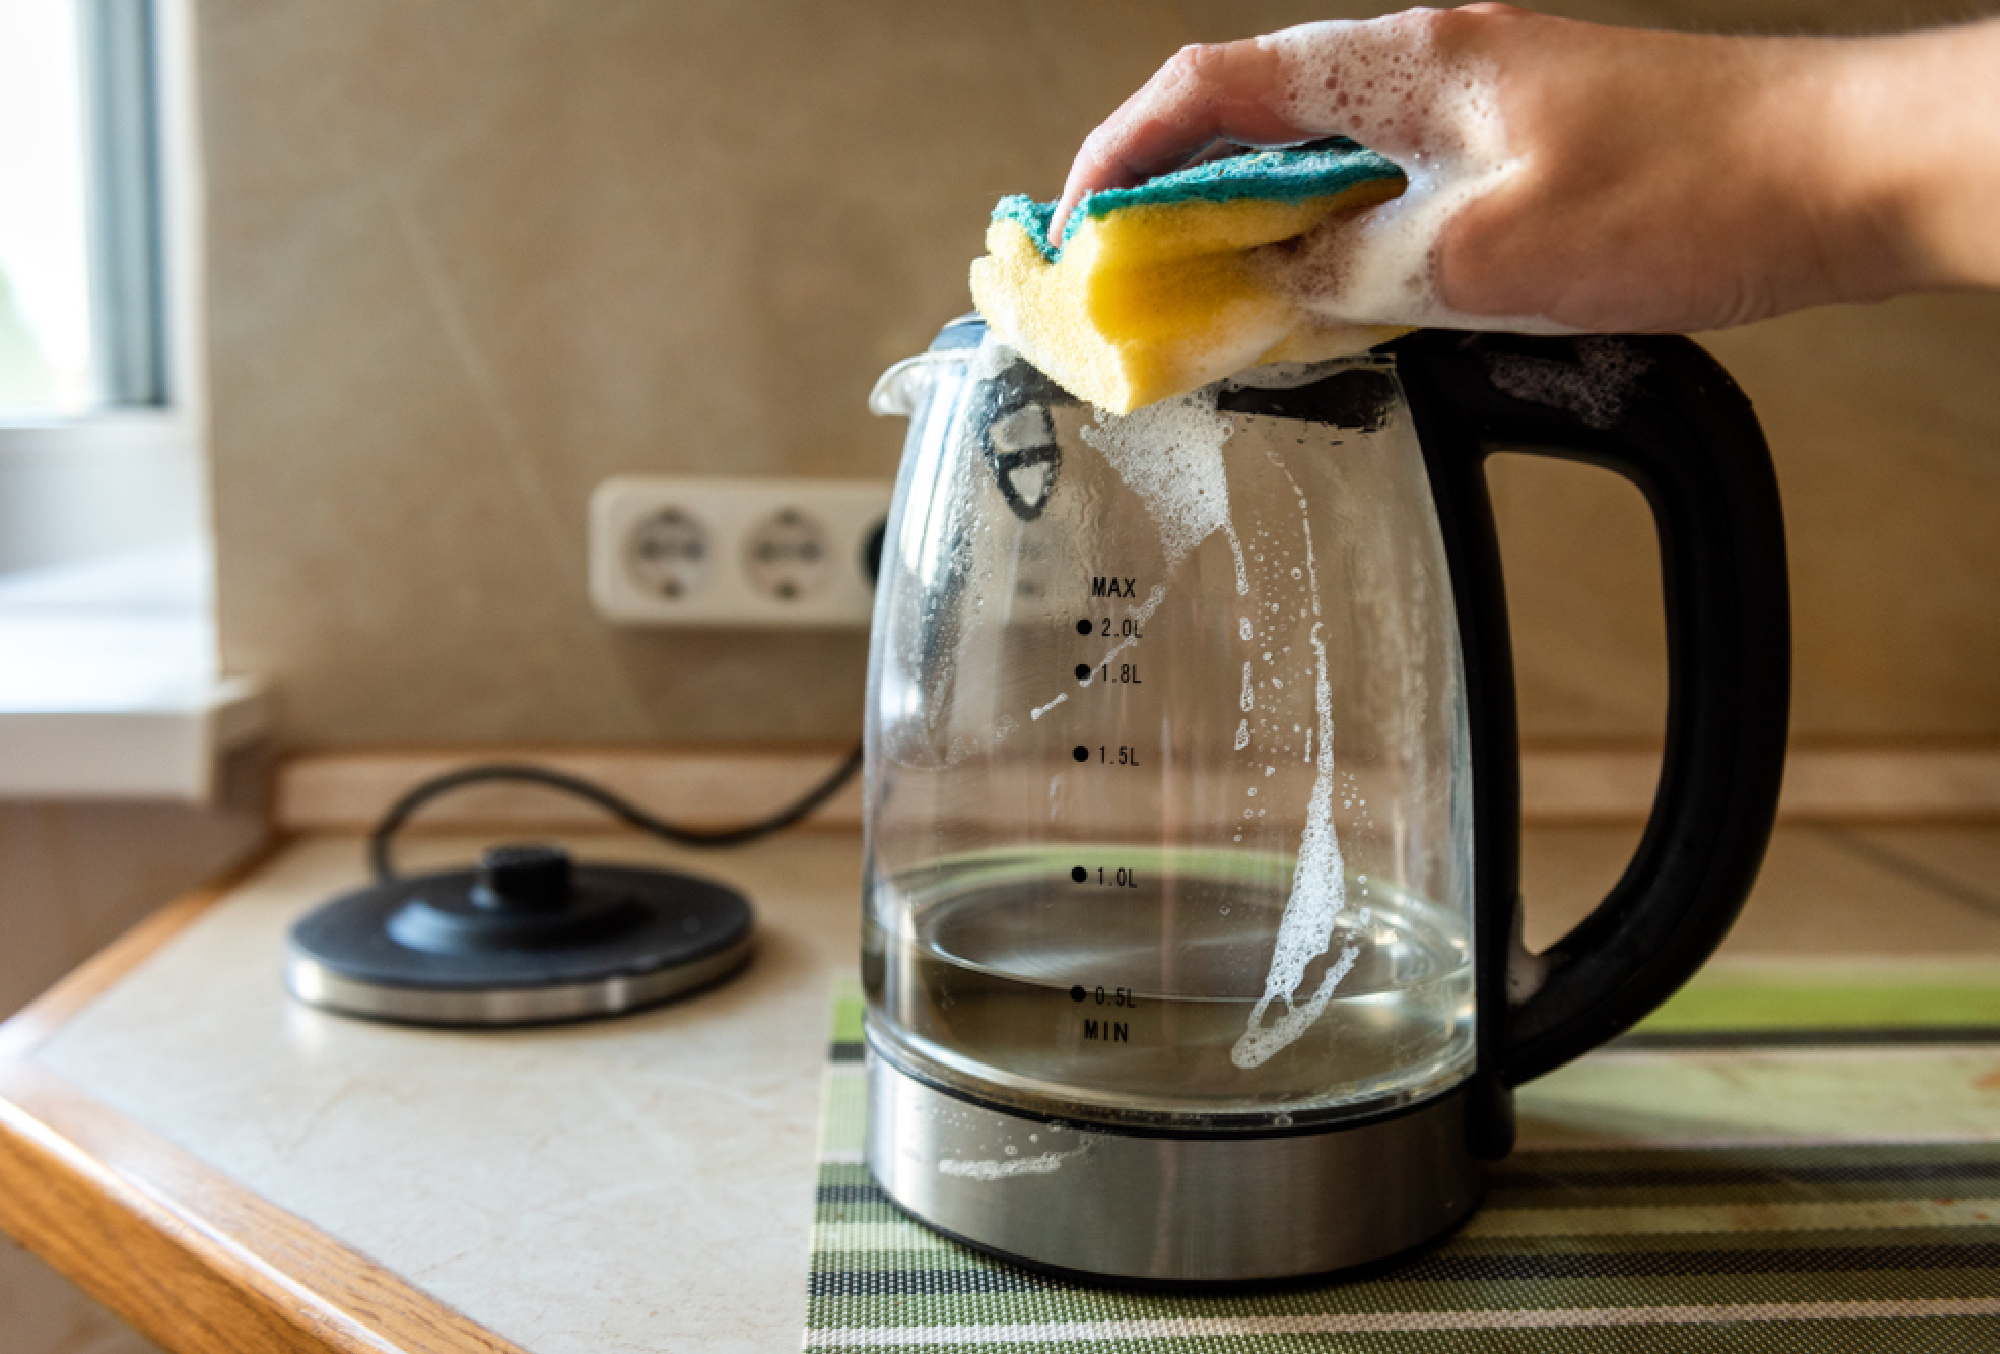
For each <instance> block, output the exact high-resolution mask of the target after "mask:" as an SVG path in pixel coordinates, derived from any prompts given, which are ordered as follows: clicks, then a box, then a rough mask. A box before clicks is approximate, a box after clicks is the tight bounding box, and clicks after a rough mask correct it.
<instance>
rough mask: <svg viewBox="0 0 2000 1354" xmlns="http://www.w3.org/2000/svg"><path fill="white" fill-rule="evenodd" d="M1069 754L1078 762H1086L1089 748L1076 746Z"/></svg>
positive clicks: (1088, 756) (1088, 757)
mask: <svg viewBox="0 0 2000 1354" xmlns="http://www.w3.org/2000/svg"><path fill="white" fill-rule="evenodd" d="M1069 755H1070V756H1072V757H1074V758H1076V759H1077V760H1078V761H1080V762H1087V761H1089V760H1090V749H1089V748H1087V747H1078V748H1076V749H1075V750H1074V751H1072V752H1071V753H1070V754H1069Z"/></svg>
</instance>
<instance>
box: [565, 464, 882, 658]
mask: <svg viewBox="0 0 2000 1354" xmlns="http://www.w3.org/2000/svg"><path fill="white" fill-rule="evenodd" d="M890 489H891V486H890V485H889V484H888V483H887V482H886V481H880V480H804V479H717V478H695V477H686V476H670V475H617V476H613V477H612V478H611V479H608V480H605V481H603V482H602V483H601V484H599V485H598V486H597V489H596V491H595V492H594V493H592V494H591V496H590V598H591V601H592V603H593V604H594V605H595V606H596V607H597V611H598V614H599V615H601V616H603V617H604V618H605V619H606V620H609V621H612V622H615V623H618V624H624V625H687V626H704V627H709V628H733V627H749V628H758V629H764V628H771V627H784V626H824V627H834V626H866V625H867V624H868V622H869V618H870V617H871V616H872V615H873V613H874V610H875V589H874V586H873V581H872V580H871V579H870V578H869V577H868V575H867V570H866V564H865V561H866V559H867V551H868V541H869V538H870V536H872V535H873V534H874V533H875V531H876V530H878V529H879V528H881V527H882V526H883V525H884V524H886V523H887V521H888V518H889V494H890Z"/></svg>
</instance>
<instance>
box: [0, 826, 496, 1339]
mask: <svg viewBox="0 0 2000 1354" xmlns="http://www.w3.org/2000/svg"><path fill="white" fill-rule="evenodd" d="M271 854H273V852H266V853H264V854H262V855H260V856H259V857H258V858H257V859H256V860H253V861H251V862H248V863H247V864H246V865H244V866H242V867H240V868H239V869H238V870H236V871H232V872H231V876H230V877H229V878H228V879H226V880H225V881H223V882H221V883H218V884H216V885H214V886H211V887H209V888H205V889H202V890H200V891H198V892H196V893H193V894H189V895H187V896H186V897H184V898H181V899H179V900H177V901H176V902H173V903H170V904H168V905H167V906H166V907H164V908H162V909H160V910H159V911H157V912H155V913H153V914H152V915H150V916H149V917H147V918H146V919H145V920H144V921H142V922H140V923H139V924H138V925H137V926H135V927H133V928H132V929H131V930H130V931H128V932H126V933H125V935H123V936H121V937H120V938H119V939H118V940H116V941H114V942H113V943H112V944H111V945H109V946H108V947H106V948H105V949H104V950H102V951H100V952H99V953H98V954H97V955H96V956H94V957H93V958H91V959H90V960H88V961H86V962H85V963H84V964H83V965H81V966H79V967H78V968H77V969H76V970H75V971H74V972H73V973H71V974H70V976H69V977H67V978H65V979H64V980H63V981H62V982H60V983H58V984H57V985H56V986H55V987H53V988H51V989H50V990H49V991H48V993H46V994H45V995H44V996H42V997H41V998H39V999H37V1000H36V1001H35V1002H33V1003H31V1004H30V1005H29V1006H28V1007H26V1008H24V1009H23V1010H22V1011H21V1012H20V1013H19V1014H17V1015H16V1016H15V1017H14V1018H13V1019H12V1020H10V1021H8V1022H7V1023H6V1024H5V1025H4V1026H0V1230H4V1231H6V1232H8V1233H9V1234H11V1235H12V1236H13V1237H14V1238H15V1239H16V1240H18V1241H19V1242H20V1243H21V1244H22V1245H24V1246H26V1247H27V1248H28V1249H29V1250H31V1251H33V1252H35V1254H37V1255H39V1256H41V1257H42V1259H44V1260H46V1261H47V1262H48V1263H49V1264H50V1265H51V1266H52V1267H53V1268H55V1269H56V1270H57V1271H59V1272H60V1273H62V1274H63V1275H65V1276H67V1277H68V1278H69V1279H70V1280H71V1281H73V1282H74V1283H76V1284H77V1286H78V1287H80V1288H82V1289H83V1290H84V1291H85V1292H87V1293H89V1294H90V1295H91V1296H92V1297H94V1298H96V1299H97V1300H98V1301H99V1302H102V1303H103V1304H104V1305H105V1306H107V1307H109V1308H110V1309H111V1310H112V1311H114V1312H117V1313H118V1314H119V1315H120V1316H121V1317H123V1318H124V1319H125V1320H126V1321H128V1322H130V1323H131V1324H132V1325H133V1326H134V1327H135V1328H136V1329H138V1330H139V1331H140V1332H142V1333H143V1334H145V1335H146V1336H147V1337H148V1338H150V1339H151V1340H153V1341H154V1342H155V1343H157V1344H159V1345H160V1346H161V1347H162V1348H164V1349H168V1350H172V1351H174V1352H175V1354H328V1351H333V1352H335V1354H362V1352H364V1351H365V1352H366V1354H523V1352H522V1351H521V1350H520V1349H519V1348H518V1347H517V1346H516V1345H514V1344H512V1343H511V1342H509V1341H507V1340H504V1339H502V1338H500V1337H499V1336H497V1335H494V1334H493V1333H492V1332H490V1331H488V1330H486V1329H485V1328H483V1327H481V1326H479V1325H477V1324H476V1323H474V1322H473V1321H471V1320H470V1319H468V1318H467V1317H465V1316H463V1315H461V1314H460V1313H459V1312H457V1311H455V1310H453V1309H452V1308H450V1307H447V1306H445V1305H444V1304H443V1303H440V1302H438V1301H437V1300H436V1299H435V1298H432V1297H430V1296H429V1295H427V1294H425V1293H423V1292H421V1291H419V1290H417V1289H415V1288H412V1287H411V1286H409V1285H408V1284H406V1283H404V1282H403V1281H402V1280H401V1279H399V1278H397V1277H396V1276H395V1275H394V1274H392V1273H390V1272H389V1271H387V1270H385V1269H383V1268H382V1267H381V1266H379V1265H377V1264H375V1263H374V1262H373V1261H371V1260H369V1259H368V1258H367V1257H366V1256H363V1255H361V1254H359V1253H358V1252H356V1251H353V1250H351V1249H349V1248H348V1247H346V1246H345V1245H343V1244H341V1243H340V1242H338V1241H336V1240H334V1239H333V1238H332V1237H330V1236H327V1235H326V1234H325V1233H323V1232H321V1231H319V1230H318V1229H317V1228H315V1227H313V1226H312V1225H311V1224H309V1223H307V1222H305V1221H304V1220H302V1219H300V1218H298V1217H295V1216H294V1215H292V1214H290V1213H287V1212H285V1211H284V1210H283V1209H280V1208H278V1207H277V1206H276V1205H274V1204H271V1203H270V1202H268V1201H266V1200H265V1199H263V1198H261V1197H260V1196H258V1195H256V1194H254V1193H252V1192H251V1191H249V1190H247V1189H245V1188H243V1187H242V1186H241V1185H238V1184H237V1183H236V1182H235V1181H233V1180H231V1179H229V1178H228V1177H227V1176H225V1175H223V1174H222V1173H221V1172H219V1171H216V1170H215V1169H213V1168H212V1167H209V1166H207V1165H205V1164H203V1163H202V1162H200V1161H198V1160H196V1159H195V1158H194V1157H192V1156H190V1155H188V1154H187V1153H186V1152H184V1151H182V1150H181V1149H180V1148H178V1147H175V1146H173V1145H172V1144H171V1143H168V1142H167V1141H165V1140H164V1139H162V1138H160V1137H158V1136H156V1135H154V1134H153V1133H151V1132H149V1131H147V1130H146V1129H145V1128H143V1127H141V1126H140V1125H138V1124H136V1123H134V1122H133V1121H131V1120H130V1119H127V1118H125V1117H124V1116H123V1115H120V1114H118V1113H117V1112H115V1111H113V1110H111V1109H109V1108H108V1107H106V1106H105V1105H103V1104H101V1103H99V1102H98V1101H96V1100H94V1099H92V1098H91V1097H90V1096H88V1095H87V1094H85V1093H84V1092H82V1091H81V1090H79V1089H78V1088H76V1087H74V1086H72V1085H71V1084H69V1083H68V1082H66V1081H64V1080H63V1079H62V1078H60V1077H57V1076H55V1075H54V1074H53V1073H51V1072H49V1071H47V1070H45V1069H43V1068H42V1067H40V1066H38V1065H37V1064H35V1063H34V1062H33V1061H31V1060H30V1058H29V1056H28V1055H29V1054H30V1053H31V1052H32V1050H33V1049H34V1048H35V1047H37V1046H38V1045H40V1044H41V1043H43V1042H44V1041H46V1040H47V1039H48V1038H49V1037H50V1036H51V1035H52V1034H54V1033H55V1031H56V1030H57V1029H59V1028H60V1027H61V1025H62V1024H63V1023H64V1022H65V1021H67V1020H68V1019H70V1018H71V1017H72V1016H74V1015H75V1014H76V1013H77V1012H78V1011H80V1010H82V1009H83V1008H84V1007H85V1006H87V1005H89V1003H90V1002H91V1001H92V1000H94V999H95V998H96V997H97V996H99V995H100V994H102V993H103V992H104V991H105V990H106V989H108V988H109V987H110V986H111V985H112V984H114V983H115V982H117V980H118V979H119V978H120V977H122V976H124V975H125V974H126V973H128V972H130V971H131V970H132V969H133V968H135V967H137V966H138V965H139V964H140V963H141V962H143V961H144V960H145V959H146V958H147V957H148V956H150V955H151V954H153V953H154V952H155V951H157V950H158V949H159V948H160V947H161V946H162V945H164V944H165V943H166V942H167V941H168V940H170V939H171V938H172V937H173V936H174V935H176V934H177V933H179V932H180V931H181V930H182V929H184V928H185V927H186V926H187V925H189V924H190V923H191V922H193V921H194V920H195V919H196V918H198V917H200V916H201V915H202V913H204V912H206V911H207V910H208V909H209V908H210V907H213V906H214V905H215V904H216V903H217V902H219V901H220V900H221V899H222V898H223V897H225V896H226V895H227V894H228V893H229V891H230V890H231V889H232V888H233V887H234V886H235V885H236V884H237V883H239V882H240V881H241V880H242V879H243V878H245V877H247V876H248V875H250V874H251V873H253V872H254V871H255V870H256V869H257V868H259V867H260V866H261V865H262V864H263V863H264V862H265V861H266V860H268V859H269V857H270V855H271Z"/></svg>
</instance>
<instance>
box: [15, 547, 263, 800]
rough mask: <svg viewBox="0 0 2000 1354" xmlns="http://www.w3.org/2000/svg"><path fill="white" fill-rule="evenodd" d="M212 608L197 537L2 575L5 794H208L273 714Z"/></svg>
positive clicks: (179, 796)
mask: <svg viewBox="0 0 2000 1354" xmlns="http://www.w3.org/2000/svg"><path fill="white" fill-rule="evenodd" d="M213 616H214V608H213V606H212V603H211V600H210V596H209V587H208V571H207V567H206V561H205V559H204V558H203V552H202V551H201V550H200V549H199V547H196V546H186V547H179V548H171V549H164V550H157V551H151V552H146V553H135V554H126V555H118V556H112V557H108V558H100V559H95V560H90V561H86V562H81V563H72V564H65V565H58V566H51V567H46V568H40V569H29V570H19V571H16V572H12V573H7V574H0V797H5V798H15V799H21V798H50V799H57V798H60V799H69V798H119V799H137V798H153V799H186V800H205V799H208V798H209V797H210V795H211V793H212V791H213V789H214V784H215V768H216V765H217V763H218V761H219V760H220V758H221V757H222V755H223V754H224V753H227V752H229V751H231V750H232V749H235V748H237V747H240V746H242V745H243V744H245V743H247V742H249V741H250V740H252V739H253V738H255V737H256V736H257V735H258V734H259V733H261V732H262V731H263V729H264V727H265V724H266V715H267V702H266V699H265V696H264V694H263V692H262V690H261V689H260V687H259V686H258V684H257V682H256V681H255V680H254V679H251V678H246V677H223V676H221V675H220V674H218V673H217V671H216V660H215V622H214V619H213Z"/></svg>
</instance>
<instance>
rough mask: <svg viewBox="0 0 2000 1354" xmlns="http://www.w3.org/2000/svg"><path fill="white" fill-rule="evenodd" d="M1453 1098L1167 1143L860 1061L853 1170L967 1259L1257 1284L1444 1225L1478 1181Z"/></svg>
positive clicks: (1465, 1126)
mask: <svg viewBox="0 0 2000 1354" xmlns="http://www.w3.org/2000/svg"><path fill="white" fill-rule="evenodd" d="M1471 1100H1472V1097H1471V1095H1470V1092H1469V1089H1468V1088H1467V1087H1465V1086H1459V1087H1456V1088H1454V1089H1453V1090H1450V1091H1447V1092H1445V1093H1443V1094H1442V1095H1439V1096H1437V1097H1435V1098H1433V1099H1431V1100H1428V1101H1425V1102H1423V1103H1421V1104H1418V1105H1415V1106H1412V1107H1410V1108H1409V1109H1407V1110H1405V1111H1403V1112H1401V1113H1397V1114H1394V1115H1391V1116H1387V1117H1375V1118H1370V1119H1367V1120H1364V1121H1361V1122H1358V1123H1354V1124H1351V1125H1348V1126H1344V1127H1343V1126H1340V1125H1330V1126H1328V1127H1326V1128H1324V1129H1319V1130H1316V1131H1308V1132H1299V1131H1291V1132H1285V1133H1279V1134H1243V1135H1206V1136H1199V1137H1196V1136H1175V1135H1169V1134H1156V1133H1147V1134H1143V1135H1142V1134H1138V1133H1129V1132H1121V1131H1119V1130H1117V1129H1112V1128H1106V1127H1102V1126H1099V1125H1079V1124H1074V1123H1066V1122H1063V1121H1052V1120H1047V1119H1040V1118H1035V1117H1032V1116H1029V1115H1025V1114H1022V1113H1020V1112H1018V1111H1013V1110H1008V1109H1002V1108H1000V1107H997V1106H993V1105H988V1104H983V1103H980V1102H977V1101H975V1100H972V1099H970V1098H968V1097H964V1096H960V1095H957V1094H953V1093H950V1092H947V1091H944V1090H942V1089H940V1088H938V1087H937V1086H935V1085H933V1084H931V1083H930V1082H928V1081H926V1080H923V1079H921V1078H919V1077H916V1076H914V1075H912V1074H910V1073H908V1072H906V1071H904V1070H903V1069H902V1068H900V1067H898V1066H896V1065H895V1064H894V1063H892V1062H891V1061H890V1060H889V1059H888V1058H886V1057H884V1056H883V1055H882V1054H881V1053H879V1052H878V1051H877V1050H876V1048H875V1047H874V1045H873V1043H872V1041H871V1043H870V1046H869V1048H868V1102H869V1119H868V1154H867V1155H868V1166H869V1169H870V1170H871V1172H872V1173H873V1174H874V1176H875V1178H876V1180H877V1181H878V1182H879V1183H880V1184H881V1186H882V1188H883V1190H884V1191H885V1192H886V1193H887V1194H888V1196H889V1198H890V1199H891V1200H892V1201H893V1202H894V1203H895V1204H896V1205H897V1206H898V1207H899V1208H901V1209H902V1210H903V1211H904V1212H906V1213H908V1214H910V1215H911V1216H912V1217H914V1218H916V1219H917V1220H918V1221H919V1222H922V1223H924V1224H926V1225H927V1226H930V1227H932V1228H935V1229H936V1230H938V1231H940V1232H943V1233H945V1234H946V1235H948V1236H951V1237H953V1238H954V1239H956V1240H959V1241H962V1242H965V1243H966V1244H968V1245H971V1246H973V1247H974V1248H976V1249H978V1250H982V1251H986V1252H989V1253H991V1254H994V1255H997V1256H1000V1257H1002V1258H1005V1259H1010V1260H1016V1261H1019V1262H1022V1263H1025V1264H1028V1265H1030V1266H1033V1267H1035V1268H1038V1269H1047V1270H1055V1271H1060V1272H1065V1273H1068V1274H1072V1275H1076V1276H1079V1277H1087V1278H1091V1279H1096V1280H1098V1281H1105V1280H1109V1281H1112V1282H1126V1283H1141V1284H1152V1283H1171V1284H1177V1285H1178V1284H1203V1283H1214V1284H1232V1283H1235V1284H1240V1283H1257V1282H1270V1281H1274V1280H1281V1279H1293V1278H1302V1277H1305V1276H1308V1275H1314V1274H1324V1273H1330V1272H1332V1271H1335V1270H1342V1269H1349V1268H1352V1267H1353V1266H1356V1265H1362V1264H1367V1263H1369V1262H1371V1261H1375V1260H1380V1259H1384V1258H1386V1257H1388V1256H1391V1255H1395V1254H1397V1253H1398V1252H1401V1251H1405V1250H1408V1249H1410V1248H1411V1247H1412V1246H1416V1245H1420V1244H1422V1243H1423V1242H1425V1241H1428V1240H1430V1239H1431V1238H1433V1237H1436V1236H1438V1235H1441V1234H1442V1233H1444V1232H1447V1231H1449V1230H1450V1229H1451V1228H1453V1227H1455V1226H1457V1225H1458V1224H1459V1223H1460V1222H1462V1221H1463V1220H1464V1219H1465V1218H1466V1217H1467V1216H1469V1215H1470V1214H1471V1212H1472V1210H1473V1208H1474V1207H1475V1206H1477V1204H1478V1202H1479V1198H1480V1194H1481V1193H1482V1190H1483V1187H1484V1174H1485V1173H1484V1169H1483V1166H1482V1164H1481V1163H1480V1162H1479V1161H1478V1160H1477V1159H1475V1158H1474V1156H1473V1155H1472V1151H1471V1133H1470V1127H1471V1126H1470V1118H1471V1113H1470V1106H1471Z"/></svg>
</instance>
